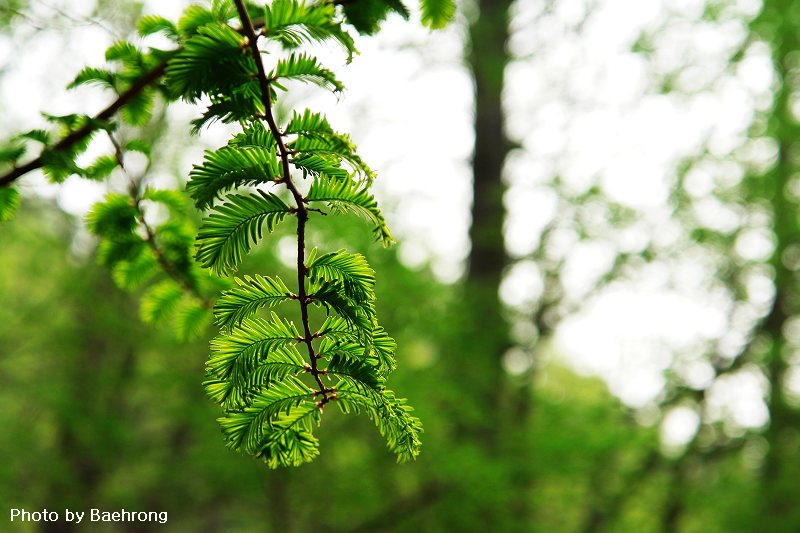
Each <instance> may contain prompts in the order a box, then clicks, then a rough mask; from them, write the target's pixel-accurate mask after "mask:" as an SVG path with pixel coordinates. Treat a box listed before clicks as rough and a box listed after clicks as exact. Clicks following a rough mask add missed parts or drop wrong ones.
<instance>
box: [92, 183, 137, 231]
mask: <svg viewBox="0 0 800 533" xmlns="http://www.w3.org/2000/svg"><path fill="white" fill-rule="evenodd" d="M138 216H139V212H138V211H137V210H136V207H135V206H134V205H133V201H132V200H131V198H130V197H129V196H125V195H122V194H116V193H111V194H109V195H107V196H106V198H105V200H103V201H102V202H98V203H96V204H95V205H94V207H92V210H91V211H90V212H89V214H88V215H86V223H87V225H88V227H89V230H90V231H91V232H92V233H94V234H95V235H100V236H107V237H120V236H121V237H125V236H127V235H130V234H131V233H132V232H133V230H134V228H135V227H136V225H137V217H138Z"/></svg>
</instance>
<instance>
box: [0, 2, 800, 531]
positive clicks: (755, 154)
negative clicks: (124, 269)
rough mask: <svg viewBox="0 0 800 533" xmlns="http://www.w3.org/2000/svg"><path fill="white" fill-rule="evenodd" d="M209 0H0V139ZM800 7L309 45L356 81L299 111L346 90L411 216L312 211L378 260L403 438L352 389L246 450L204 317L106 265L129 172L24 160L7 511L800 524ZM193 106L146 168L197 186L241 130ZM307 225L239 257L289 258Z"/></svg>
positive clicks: (546, 17)
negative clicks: (354, 411) (212, 387)
mask: <svg viewBox="0 0 800 533" xmlns="http://www.w3.org/2000/svg"><path fill="white" fill-rule="evenodd" d="M187 4H188V3H186V2H182V1H178V0H174V1H167V0H161V1H149V2H141V1H128V0H124V1H123V0H120V1H111V0H98V1H94V0H1V1H0V118H2V120H0V137H5V136H10V135H12V134H13V133H16V132H18V131H20V130H27V129H31V128H34V127H39V126H42V125H43V124H44V120H43V119H42V117H41V115H40V112H41V111H46V112H49V113H54V114H58V113H71V112H83V113H93V112H96V111H97V110H99V109H101V108H102V107H103V106H104V105H105V104H106V103H107V102H108V101H109V95H108V94H104V93H103V92H102V91H100V90H98V89H95V88H91V87H90V88H80V89H78V90H73V91H66V90H65V89H64V87H65V86H66V84H67V83H69V82H70V81H71V80H72V78H73V77H74V76H75V74H76V73H77V72H78V71H79V70H80V68H82V67H83V66H84V65H86V64H91V65H102V64H103V62H104V59H103V51H104V50H105V48H106V47H107V46H109V45H110V44H111V43H113V42H114V41H116V40H118V39H133V40H134V41H136V39H137V38H136V37H135V36H134V28H135V22H136V19H137V17H138V16H139V15H140V14H143V13H158V14H162V15H164V16H167V17H171V18H173V19H174V18H176V17H177V16H178V15H179V14H180V12H181V11H182V9H183V8H184V7H185V6H186V5H187ZM798 28H800V3H798V2H794V1H791V0H763V1H758V0H706V1H704V0H638V1H635V0H515V1H511V0H475V1H465V2H463V3H462V4H460V5H459V12H458V15H457V19H456V21H455V22H454V23H453V24H452V25H451V26H450V27H449V28H448V29H446V30H444V31H440V32H435V33H431V32H429V31H427V30H425V29H423V28H422V27H421V26H420V25H419V23H418V22H416V21H411V22H406V21H403V20H401V19H399V18H394V19H390V20H389V21H388V23H387V24H386V26H385V28H384V31H383V32H382V33H381V34H379V35H378V36H376V37H371V38H362V39H361V40H359V42H358V46H359V48H360V50H361V54H360V55H359V56H357V57H356V58H355V59H354V60H353V62H352V64H350V65H345V64H344V63H345V61H344V58H343V57H341V56H339V55H337V53H336V52H335V51H321V53H323V54H326V57H327V59H328V64H329V66H331V67H332V68H334V70H336V71H337V73H338V74H339V75H340V77H341V78H342V80H343V81H344V82H345V85H346V86H347V87H348V91H347V93H346V94H345V96H344V97H343V98H341V99H339V100H338V101H337V100H336V99H335V98H333V97H330V96H324V95H320V94H319V93H317V92H315V91H313V90H304V89H298V90H297V91H293V92H292V93H290V96H289V98H288V99H287V100H285V101H284V108H285V109H284V110H283V111H284V112H288V110H290V109H292V108H294V107H296V106H300V105H303V106H306V105H307V106H311V107H314V108H316V109H321V110H324V111H325V112H326V113H327V114H328V115H329V118H330V120H331V122H332V123H333V124H334V125H335V127H337V129H339V130H342V131H349V132H351V133H352V135H353V137H354V139H355V140H356V142H357V144H358V145H359V147H360V151H361V154H362V156H363V157H364V158H365V159H366V161H367V162H369V164H370V165H371V166H372V167H373V168H375V169H376V170H377V171H378V173H379V176H380V178H379V180H378V184H377V188H378V195H379V199H380V200H381V201H382V205H383V208H384V210H385V212H386V213H387V218H388V220H389V222H390V225H391V226H392V227H393V229H394V232H395V234H396V236H397V237H398V241H399V244H398V245H397V246H395V247H394V248H392V249H389V250H384V249H381V248H380V247H379V246H377V245H375V244H374V243H371V242H370V239H369V235H368V232H367V231H365V228H364V227H363V226H361V225H359V224H349V223H347V221H340V222H338V223H337V224H333V225H331V226H330V227H328V228H327V229H325V230H324V232H320V233H318V234H315V236H314V237H313V238H314V239H316V241H317V242H320V243H325V246H326V248H329V249H336V248H338V247H344V246H346V247H348V248H350V249H352V250H358V251H361V252H363V253H365V254H366V255H367V256H368V258H369V260H370V262H371V263H372V264H373V266H374V267H375V269H376V271H377V273H378V294H379V302H378V303H379V314H380V315H381V316H382V317H383V318H382V320H383V322H384V325H385V326H386V328H387V330H388V331H389V332H390V334H392V335H393V336H395V337H396V338H397V340H398V345H399V348H398V363H399V368H398V370H397V372H396V373H395V374H394V375H393V378H392V382H391V387H392V388H393V389H395V390H396V391H397V392H398V394H399V395H401V396H405V397H408V398H409V399H410V401H411V403H412V404H413V405H414V406H415V407H416V409H417V414H418V415H419V416H420V417H421V418H422V419H423V422H424V424H425V434H424V448H423V453H422V455H421V456H420V458H419V459H418V461H417V462H416V463H413V464H408V465H397V464H395V463H394V461H393V459H392V458H391V457H390V455H389V453H388V452H387V451H386V450H385V448H384V446H383V444H382V442H381V439H380V437H379V435H377V433H376V431H375V430H374V428H373V426H372V424H371V423H370V421H369V420H368V419H366V418H365V417H353V416H348V417H344V416H341V415H338V414H337V413H335V412H333V411H334V410H331V412H330V413H327V416H326V417H325V421H324V424H323V426H322V427H321V428H320V429H319V437H320V440H321V442H322V453H321V456H320V457H319V458H318V459H317V460H316V461H315V463H313V464H311V465H307V466H303V467H301V468H298V469H291V470H290V469H284V470H278V471H269V470H267V469H266V468H264V467H263V466H262V465H260V464H258V463H256V462H255V461H253V460H251V459H249V458H246V457H243V456H239V455H237V454H235V453H232V452H229V451H228V450H226V449H225V447H224V444H223V440H222V437H221V435H220V432H219V429H218V425H217V423H216V421H215V418H216V417H217V416H218V412H217V408H216V406H214V405H213V404H212V403H211V402H210V401H208V400H207V399H206V398H205V396H204V393H203V391H202V388H201V386H200V383H201V381H202V378H203V364H204V361H205V358H206V357H207V341H208V339H209V338H210V336H211V335H212V334H213V330H212V328H211V327H209V328H207V329H206V330H205V331H204V332H202V333H201V334H200V335H199V336H198V337H197V338H196V339H195V340H191V341H186V340H180V339H177V338H176V335H175V332H174V331H171V330H170V328H157V327H153V326H152V325H148V324H144V323H143V322H142V321H141V319H140V311H139V299H140V296H141V293H140V291H139V292H137V291H133V292H126V291H122V290H120V289H119V288H118V287H117V285H116V284H115V283H114V279H113V277H114V276H113V275H112V273H110V272H109V271H108V270H107V269H104V268H103V267H101V266H98V265H97V264H96V260H95V248H96V243H95V242H94V241H93V238H92V237H91V236H90V235H89V233H88V232H87V230H86V229H85V225H84V222H83V216H84V215H85V214H86V212H87V211H88V210H89V209H90V208H91V206H92V204H93V203H94V202H96V201H98V200H100V199H101V198H102V197H103V195H104V194H105V193H106V192H107V191H108V190H112V191H115V190H116V191H124V190H125V187H126V182H125V179H124V177H123V176H112V178H111V179H110V180H109V181H107V182H103V183H97V182H90V181H86V180H81V179H79V178H77V177H74V178H70V179H69V180H67V181H66V182H65V183H64V184H62V185H58V186H55V185H51V184H48V183H47V182H46V180H45V179H44V177H43V176H41V175H37V174H31V175H28V176H26V177H25V178H23V179H22V180H20V182H19V188H20V190H21V191H22V193H23V205H22V207H21V209H20V211H19V212H18V214H17V216H16V218H15V220H13V221H12V222H10V223H4V224H3V225H2V226H0V454H1V455H2V458H3V459H2V462H3V464H2V467H1V468H0V502H2V506H3V507H4V508H5V509H6V510H5V511H3V512H8V510H9V509H11V508H25V509H27V510H30V511H35V510H41V509H43V508H48V509H51V510H58V511H59V512H61V511H63V509H64V508H70V509H78V510H88V509H89V508H92V507H97V508H102V509H105V510H119V509H121V508H125V509H128V510H155V511H167V512H168V513H169V521H168V523H167V524H164V525H159V524H156V525H152V524H149V525H148V524H145V525H142V524H138V525H137V524H117V525H106V526H105V527H106V528H107V530H109V531H129V530H130V531H140V530H141V531H149V530H158V531H178V532H183V531H209V532H214V531H220V532H228V531H254V532H258V531H264V532H291V531H298V532H306V531H308V532H311V531H313V532H317V533H319V532H324V531H331V532H333V531H337V532H338V531H341V532H344V531H353V532H355V531H364V532H371V531H398V532H403V531H425V532H428V531H431V532H436V531H442V532H450V531H542V532H573V531H574V532H600V531H616V532H650V531H652V532H678V531H680V532H715V531H719V532H755V531H758V532H787V533H788V532H797V531H800V496H798V494H800V492H799V491H798V488H799V487H800V288H799V287H798V271H800V218H798V207H800V145H798V144H797V143H796V141H797V139H798V136H800V125H799V123H798V120H799V117H800V98H798V96H800V93H798V89H800V87H798V85H800V29H798ZM148 43H149V44H153V42H151V41H148ZM156 44H157V43H156ZM197 113H198V109H197V108H192V107H190V106H188V105H182V104H179V105H176V106H174V107H171V108H169V109H163V108H156V109H155V116H156V117H157V120H156V121H155V122H154V125H153V126H151V128H150V129H151V131H149V133H148V135H149V136H150V138H151V139H153V140H155V141H156V143H155V146H156V151H155V155H154V162H153V166H152V167H151V168H150V169H149V171H148V175H147V177H146V179H147V180H148V182H149V183H151V184H153V185H155V186H161V187H181V186H182V184H183V183H184V182H185V178H186V176H187V174H188V170H189V169H190V168H191V165H192V163H194V162H197V161H199V160H200V159H201V158H202V150H203V149H204V148H209V147H217V146H219V145H221V144H222V143H223V142H224V141H225V139H226V136H227V135H228V134H229V133H230V131H231V130H230V128H228V127H226V126H224V125H219V124H218V125H214V126H212V127H210V128H209V129H208V130H206V131H204V132H203V133H202V134H201V135H199V136H190V135H189V133H188V131H189V127H188V124H189V121H190V120H191V119H192V118H193V117H194V116H196V114H197ZM107 149H108V147H107V146H103V141H102V139H99V140H98V141H96V142H95V143H94V144H93V145H92V146H90V149H89V154H90V155H91V154H95V155H97V154H99V153H102V152H103V150H107ZM87 157H89V156H87ZM153 216H155V215H153ZM292 242H293V241H292V235H291V233H290V230H286V231H285V232H284V233H278V234H276V235H274V236H273V237H272V238H270V239H267V240H266V241H265V243H264V244H263V245H262V246H261V247H260V248H259V250H258V252H257V254H256V255H255V256H254V257H253V258H251V259H250V260H248V263H247V264H246V268H245V272H247V271H248V270H247V269H249V270H250V271H253V272H273V271H281V270H285V269H287V268H289V266H290V265H291V260H292V258H291V248H292ZM8 528H12V529H9V530H13V531H37V530H41V531H59V530H64V528H65V525H64V524H63V523H40V524H27V525H24V524H23V525H19V524H16V523H15V524H10V523H8V522H5V523H4V525H2V526H0V530H7V529H8ZM85 530H87V531H101V530H103V529H102V527H100V526H97V525H91V524H90V525H89V526H88V527H87V528H85Z"/></svg>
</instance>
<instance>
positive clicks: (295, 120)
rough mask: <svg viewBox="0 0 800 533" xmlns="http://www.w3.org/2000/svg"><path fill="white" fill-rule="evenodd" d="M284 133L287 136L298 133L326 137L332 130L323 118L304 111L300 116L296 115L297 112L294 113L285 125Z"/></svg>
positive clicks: (309, 111) (320, 115)
mask: <svg viewBox="0 0 800 533" xmlns="http://www.w3.org/2000/svg"><path fill="white" fill-rule="evenodd" d="M284 133H286V134H287V135H291V134H300V133H305V134H307V135H311V134H316V135H327V134H332V133H333V128H331V125H330V124H329V123H328V119H326V118H325V116H323V115H322V114H320V113H314V112H312V111H311V110H310V109H306V110H304V111H303V114H302V115H300V114H298V113H297V111H295V112H294V114H293V115H292V118H291V120H289V122H288V123H287V124H286V128H285V129H284Z"/></svg>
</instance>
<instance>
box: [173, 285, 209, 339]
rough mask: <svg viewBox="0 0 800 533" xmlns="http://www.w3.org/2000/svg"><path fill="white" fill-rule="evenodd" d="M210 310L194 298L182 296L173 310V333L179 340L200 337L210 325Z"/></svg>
mask: <svg viewBox="0 0 800 533" xmlns="http://www.w3.org/2000/svg"><path fill="white" fill-rule="evenodd" d="M211 320H212V316H211V310H210V309H208V308H207V307H205V306H204V305H203V304H202V303H200V302H199V301H198V300H197V299H196V298H194V297H189V296H186V295H184V298H183V299H182V300H181V301H180V302H179V304H178V305H177V306H176V308H175V314H174V315H173V331H174V332H175V335H176V336H177V337H178V339H179V340H182V341H187V340H192V339H196V338H198V337H200V335H202V333H203V332H204V331H205V330H206V328H207V327H208V326H209V325H210V324H211Z"/></svg>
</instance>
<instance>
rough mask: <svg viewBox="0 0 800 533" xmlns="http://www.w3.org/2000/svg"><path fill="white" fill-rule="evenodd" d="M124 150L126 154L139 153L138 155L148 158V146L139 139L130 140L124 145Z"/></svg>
mask: <svg viewBox="0 0 800 533" xmlns="http://www.w3.org/2000/svg"><path fill="white" fill-rule="evenodd" d="M125 150H126V151H128V152H139V153H140V154H143V155H146V156H147V157H148V158H149V157H150V144H149V143H147V142H145V141H143V140H141V139H131V140H130V141H128V142H127V143H126V144H125Z"/></svg>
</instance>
